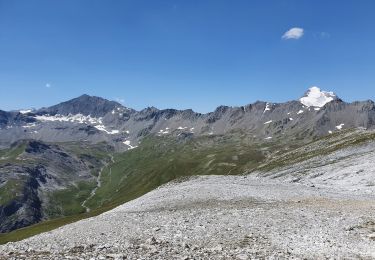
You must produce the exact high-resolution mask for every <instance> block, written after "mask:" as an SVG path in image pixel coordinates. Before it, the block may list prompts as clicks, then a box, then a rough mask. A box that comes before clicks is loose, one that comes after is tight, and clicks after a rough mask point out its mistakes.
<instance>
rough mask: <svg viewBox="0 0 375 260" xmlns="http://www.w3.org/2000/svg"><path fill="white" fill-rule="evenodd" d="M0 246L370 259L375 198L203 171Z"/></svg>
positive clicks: (132, 255)
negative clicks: (125, 201)
mask: <svg viewBox="0 0 375 260" xmlns="http://www.w3.org/2000/svg"><path fill="white" fill-rule="evenodd" d="M0 252H1V253H0V258H1V259H32V258H35V259H62V258H65V257H68V258H70V259H79V258H81V259H90V258H93V259H111V258H114V259H122V258H124V259H125V258H127V259H251V258H297V259H300V258H308V259H317V258H327V257H328V258H329V257H333V258H361V259H373V258H375V196H374V194H368V193H367V194H358V193H356V194H353V193H352V192H350V191H347V190H342V191H340V190H339V189H328V188H324V187H323V188H318V187H310V186H306V185H302V184H297V183H282V182H280V181H278V180H267V179H262V178H254V177H250V176H203V177H197V178H193V179H190V180H187V181H185V182H181V183H170V184H168V185H165V186H162V187H160V188H159V189H157V190H154V191H152V192H150V193H148V194H146V195H144V196H142V197H141V198H139V199H136V200H134V201H131V202H129V203H126V204H124V205H122V206H120V207H118V208H115V209H114V210H111V211H109V212H106V213H104V214H102V215H100V216H97V217H94V218H91V219H86V220H82V221H79V222H76V223H73V224H70V225H67V226H64V227H61V228H59V229H56V230H54V231H51V232H48V233H44V234H40V235H38V236H35V237H32V238H29V239H26V240H23V241H20V242H17V243H9V244H7V245H4V246H0Z"/></svg>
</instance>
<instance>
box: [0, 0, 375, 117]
mask: <svg viewBox="0 0 375 260" xmlns="http://www.w3.org/2000/svg"><path fill="white" fill-rule="evenodd" d="M374 10H375V1H372V0H368V1H366V0H361V1H358V0H345V1H334V0H332V1H319V0H310V1H308V0H296V1H292V0H290V1H286V0H275V1H271V0H259V1H256V0H253V1H248V0H236V1H233V0H160V1H154V0H148V1H145V0H133V1H126V0H118V1H115V0H109V1H102V0H100V1H95V0H64V1H57V0H56V1H53V0H45V1H41V0H33V1H29V0H0V93H1V94H0V109H3V110H11V109H16V108H29V107H36V108H38V107H42V106H49V105H52V104H56V103H58V102H61V101H65V100H68V99H70V98H74V97H77V96H79V95H81V94H84V93H87V94H90V95H96V96H102V97H105V98H108V99H118V100H122V101H123V102H124V104H125V105H126V106H128V107H132V108H135V109H142V108H144V107H147V106H156V107H158V108H169V107H173V108H179V109H183V108H192V109H194V110H195V111H198V112H208V111H212V110H214V109H215V107H217V106H218V105H222V104H225V105H232V106H235V105H244V104H248V103H252V102H254V101H256V100H265V101H272V102H283V101H286V100H291V99H297V98H299V97H300V96H301V95H302V94H303V93H304V92H305V90H306V89H307V88H308V87H310V86H313V85H317V86H319V87H321V88H322V89H324V90H330V91H334V92H336V93H337V94H338V95H339V96H340V97H341V98H342V99H344V100H346V101H353V100H365V99H375V29H374V28H375V15H374ZM292 28H300V29H301V30H300V31H299V35H298V31H297V35H295V34H293V31H292V34H289V36H292V38H290V37H289V39H288V37H284V38H283V35H284V34H285V33H286V32H287V31H288V30H290V29H292ZM302 30H303V35H302V33H301V32H302ZM294 33H296V31H294Z"/></svg>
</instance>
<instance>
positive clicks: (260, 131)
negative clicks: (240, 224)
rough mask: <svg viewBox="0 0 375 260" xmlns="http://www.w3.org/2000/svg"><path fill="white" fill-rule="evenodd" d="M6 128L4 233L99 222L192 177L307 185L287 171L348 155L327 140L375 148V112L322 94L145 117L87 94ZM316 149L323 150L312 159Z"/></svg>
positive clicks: (15, 117) (22, 115)
mask: <svg viewBox="0 0 375 260" xmlns="http://www.w3.org/2000/svg"><path fill="white" fill-rule="evenodd" d="M0 122H1V124H2V125H0V144H1V145H2V146H4V147H7V148H6V149H2V150H0V157H1V158H0V173H1V175H0V217H1V220H2V225H0V231H1V232H8V231H11V230H14V229H17V228H20V227H25V226H28V225H31V224H35V223H38V222H41V221H47V220H48V221H53V219H56V218H60V217H67V218H66V221H67V222H69V221H70V220H69V219H77V218H81V217H85V216H88V215H90V214H91V213H93V214H96V213H97V212H101V211H102V210H107V209H110V208H113V207H115V206H118V205H120V204H122V203H124V202H127V201H129V200H131V199H134V198H136V197H138V196H141V195H143V194H144V193H146V192H148V191H150V190H152V189H155V188H157V187H158V186H159V185H162V184H164V183H166V182H168V181H171V180H174V179H176V178H181V177H186V176H192V175H207V174H209V175H229V174H230V175H234V174H242V173H244V172H253V171H255V172H257V174H259V176H262V177H267V176H268V177H272V178H274V177H275V178H276V177H280V176H279V174H278V172H277V171H279V170H280V171H281V172H285V176H286V177H285V179H287V180H289V179H290V178H294V179H298V178H300V179H303V178H304V177H303V176H302V175H303V173H300V172H297V173H292V172H290V171H288V170H285V169H283V168H281V167H288V166H291V165H294V164H296V163H303V162H304V161H305V160H310V159H311V158H313V157H314V158H315V156H317V155H318V154H319V153H323V152H325V151H326V152H327V153H331V152H333V151H335V150H336V149H341V148H342V147H341V146H340V145H338V146H336V145H329V146H328V147H330V148H332V149H331V150H330V149H328V150H326V149H325V148H324V147H325V146H324V145H325V144H326V143H325V142H327V143H329V142H333V143H335V142H338V141H342V142H344V143H345V142H346V143H347V145H348V146H352V145H354V144H353V143H352V141H350V140H349V139H348V138H347V136H346V133H347V131H349V132H350V133H353V134H352V135H351V138H353V140H355V141H356V142H357V143H360V142H362V141H361V140H362V139H363V136H365V139H366V138H368V139H371V140H372V137H371V133H372V132H371V129H373V128H374V125H375V124H374V122H375V105H374V102H372V101H364V102H353V103H346V102H344V101H342V100H341V99H339V98H338V97H337V96H336V95H335V94H333V93H331V92H325V91H321V90H319V89H318V88H312V89H310V90H309V91H308V92H306V95H305V96H304V97H302V98H301V100H299V101H290V102H286V103H280V104H275V103H268V102H261V101H258V102H255V103H254V104H250V105H247V106H243V107H227V106H220V107H218V108H217V109H216V110H215V111H214V112H212V113H207V114H200V113H195V112H194V111H192V110H175V109H166V110H158V109H156V108H146V109H144V110H141V111H135V110H132V109H129V108H126V107H123V106H122V105H121V104H119V103H116V102H112V101H107V100H105V99H102V98H98V97H90V96H87V95H83V96H81V97H78V98H76V99H73V100H71V101H67V102H64V103H61V104H58V105H56V106H53V107H50V108H43V109H40V110H31V111H21V112H3V111H2V112H1V111H0ZM358 127H360V128H361V129H362V130H355V131H354V130H353V129H357V128H358ZM335 138H343V139H342V140H340V139H335ZM334 140H335V141H334ZM338 143H340V142H338ZM313 144H319V145H316V147H318V148H316V150H314V151H313V152H311V153H308V154H305V153H304V152H305V151H306V149H308V150H309V149H312V148H311V147H313ZM34 146H35V147H34ZM33 147H34V148H33ZM298 149H300V150H298ZM293 151H294V153H293ZM351 153H355V150H353V151H351ZM283 156H284V157H283ZM288 156H291V158H292V159H290V158H289V157H288ZM111 158H112V159H113V160H111ZM289 159H290V160H289ZM315 160H318V161H319V159H315ZM303 165H305V164H303ZM301 167H302V168H303V167H305V166H300V168H301ZM306 167H307V168H308V167H310V166H309V165H306ZM264 172H266V173H264ZM370 175H371V174H370ZM291 176H293V177H291ZM296 176H298V177H296ZM366 178H370V177H368V176H367V177H366ZM369 183H371V180H369ZM86 211H90V214H86ZM79 214H82V216H80V215H79ZM70 217H71V218H70ZM48 221H47V223H51V222H48ZM53 223H57V224H56V225H60V224H61V223H66V222H65V220H62V221H61V222H59V221H56V222H53ZM48 225H49V224H48ZM38 227H39V226H38ZM40 227H41V228H40V229H39V228H38V232H39V231H40V230H41V231H43V230H45V229H44V228H43V225H41V226H40ZM31 229H33V227H31ZM22 232H23V231H21V233H22ZM25 232H27V231H25ZM17 234H18V233H17ZM24 234H25V233H24ZM10 236H12V235H10ZM20 237H22V235H21V236H20ZM16 239H17V238H16ZM5 240H6V238H5Z"/></svg>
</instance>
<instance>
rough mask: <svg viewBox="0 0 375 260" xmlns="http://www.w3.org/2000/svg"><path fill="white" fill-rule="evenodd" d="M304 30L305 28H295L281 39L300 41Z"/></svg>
mask: <svg viewBox="0 0 375 260" xmlns="http://www.w3.org/2000/svg"><path fill="white" fill-rule="evenodd" d="M303 33H304V30H303V28H298V27H294V28H291V29H289V30H288V31H287V32H285V33H284V35H283V36H282V37H281V38H282V39H285V40H290V39H293V40H298V39H300V38H301V37H302V36H303Z"/></svg>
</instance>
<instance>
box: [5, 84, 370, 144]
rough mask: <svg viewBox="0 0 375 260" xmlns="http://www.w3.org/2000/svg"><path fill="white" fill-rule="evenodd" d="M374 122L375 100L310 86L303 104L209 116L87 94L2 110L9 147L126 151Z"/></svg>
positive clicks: (262, 105)
mask: <svg viewBox="0 0 375 260" xmlns="http://www.w3.org/2000/svg"><path fill="white" fill-rule="evenodd" d="M374 122H375V105H374V102H373V101H362V102H353V103H346V102H344V101H342V100H341V99H340V98H338V97H337V96H336V94H334V93H332V92H327V91H321V90H320V89H319V88H318V87H312V88H310V89H309V90H308V91H307V92H306V93H305V95H304V96H303V97H302V98H301V99H300V100H298V101H289V102H286V103H270V102H262V101H257V102H255V103H253V104H249V105H246V106H241V107H228V106H220V107H218V108H217V109H216V110H215V111H213V112H211V113H207V114H201V113H196V112H194V111H192V110H190V109H189V110H176V109H164V110H159V109H157V108H153V107H150V108H146V109H143V110H141V111H136V110H133V109H130V108H126V107H124V106H123V105H121V104H120V103H117V102H115V101H108V100H106V99H103V98H100V97H93V96H89V95H82V96H80V97H78V98H75V99H72V100H69V101H66V102H62V103H60V104H57V105H54V106H51V107H48V108H42V109H38V110H35V111H32V112H26V113H25V112H23V113H16V112H4V111H1V112H0V128H1V129H0V144H2V145H3V146H7V145H10V144H11V143H12V142H14V141H17V140H20V139H37V140H41V141H56V142H65V141H82V140H86V141H90V142H93V143H96V142H100V141H107V142H110V143H112V144H113V145H114V146H116V147H117V148H118V149H120V150H121V149H122V150H126V149H129V148H134V147H136V146H137V144H138V142H139V141H140V140H141V139H142V138H143V137H144V136H146V135H148V134H155V135H172V136H173V135H179V134H181V133H189V134H193V135H196V136H199V135H215V134H216V135H217V134H218V135H223V134H226V133H227V132H230V131H233V130H243V131H247V132H249V133H252V134H253V135H254V136H257V137H258V138H259V139H265V140H271V139H277V138H281V137H285V136H288V138H301V139H304V138H306V137H309V138H310V137H314V136H324V135H327V134H329V133H332V132H335V131H337V130H341V129H346V128H357V127H363V128H366V129H367V128H373V127H374V125H375V123H374ZM129 144H130V146H129Z"/></svg>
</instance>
